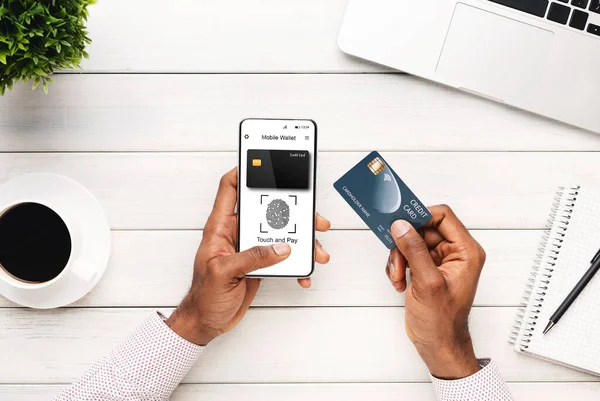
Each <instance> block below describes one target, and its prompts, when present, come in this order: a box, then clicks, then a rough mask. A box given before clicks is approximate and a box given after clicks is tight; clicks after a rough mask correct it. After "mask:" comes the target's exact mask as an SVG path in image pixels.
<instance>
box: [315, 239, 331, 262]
mask: <svg viewBox="0 0 600 401" xmlns="http://www.w3.org/2000/svg"><path fill="white" fill-rule="evenodd" d="M329 259H331V256H329V252H327V251H326V250H325V248H323V245H321V243H320V242H319V240H317V243H316V246H315V261H316V262H317V263H318V264H320V265H325V264H327V263H329Z"/></svg>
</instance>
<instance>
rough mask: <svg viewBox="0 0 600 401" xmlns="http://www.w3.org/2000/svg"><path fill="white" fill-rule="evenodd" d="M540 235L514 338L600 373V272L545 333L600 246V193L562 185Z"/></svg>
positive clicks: (524, 347)
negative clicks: (556, 311) (557, 309)
mask: <svg viewBox="0 0 600 401" xmlns="http://www.w3.org/2000/svg"><path fill="white" fill-rule="evenodd" d="M549 228H550V230H549V231H547V232H546V233H545V234H544V236H543V238H542V241H541V245H540V248H539V250H538V254H537V258H536V261H535V263H534V266H533V269H532V271H531V277H530V278H529V282H528V283H527V288H526V290H525V294H524V297H523V303H522V307H521V308H520V310H519V313H518V314H517V324H516V325H515V327H514V329H513V332H512V335H511V338H510V342H511V343H512V344H514V347H515V350H516V351H517V352H522V353H525V354H529V355H532V356H535V357H538V358H542V359H545V360H548V361H551V362H554V363H558V364H561V365H565V366H568V367H571V368H574V369H578V370H582V371H585V372H587V373H591V374H595V375H600V273H599V274H598V275H596V276H595V277H594V278H593V279H592V281H591V282H590V283H589V284H588V286H587V287H586V288H585V289H584V290H583V292H582V293H581V294H580V295H579V297H578V298H577V300H576V301H575V302H574V303H573V305H571V307H570V308H569V310H568V311H567V312H566V313H565V314H564V316H563V317H562V319H561V320H560V322H559V323H558V324H557V325H556V326H554V328H553V329H552V330H551V331H550V332H549V333H548V334H546V335H544V334H543V333H542V331H543V330H544V327H545V326H546V323H548V319H549V318H550V316H551V315H552V314H553V313H554V311H555V310H556V308H557V307H558V306H559V305H560V304H561V303H562V301H563V300H564V299H565V297H566V296H567V294H568V293H569V292H570V291H571V290H572V289H573V287H574V286H575V284H576V283H577V282H578V281H579V280H580V279H581V277H582V276H583V274H584V273H585V272H586V271H587V270H588V269H589V267H590V261H591V260H592V258H593V257H594V255H595V254H596V252H597V251H598V249H599V248H600V193H595V192H592V191H589V190H586V189H583V188H579V187H575V188H561V189H560V190H559V191H558V192H557V194H556V198H555V203H554V204H553V207H552V212H551V214H550V219H549Z"/></svg>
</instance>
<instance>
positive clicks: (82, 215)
mask: <svg viewBox="0 0 600 401" xmlns="http://www.w3.org/2000/svg"><path fill="white" fill-rule="evenodd" d="M24 203H37V204H41V205H44V206H46V207H48V208H49V209H51V210H53V211H54V212H55V213H56V214H57V215H58V216H59V217H60V218H61V219H62V221H63V222H64V223H65V225H66V227H67V229H68V231H69V235H70V237H71V254H70V257H69V259H68V262H67V264H66V265H65V267H64V269H63V270H62V271H61V272H60V274H58V275H57V276H56V277H54V278H53V279H51V280H49V281H46V282H42V283H30V282H26V281H22V280H19V279H18V278H15V277H13V276H12V275H11V274H9V273H8V272H7V271H6V270H4V269H3V268H0V294H1V295H3V296H4V297H6V298H8V299H9V300H11V301H13V302H16V303H18V304H21V305H23V306H28V307H32V308H41V309H47V308H56V307H60V306H64V305H67V304H70V303H72V302H75V301H76V300H78V299H80V298H81V297H83V296H84V295H85V294H87V293H88V292H89V291H90V290H91V289H92V288H93V287H94V286H95V285H96V283H97V282H98V281H99V280H100V278H101V276H102V274H103V273H104V270H105V269H106V266H107V264H108V258H109V254H110V227H109V225H108V221H107V219H106V216H105V214H104V211H103V210H102V207H101V206H100V204H99V203H98V201H97V200H96V199H95V198H94V197H93V195H92V194H91V193H90V192H88V191H87V190H86V189H85V188H83V187H82V186H81V185H79V184H78V183H77V182H75V181H73V180H71V179H69V178H66V177H63V176H60V175H55V174H28V175H23V176H20V177H17V178H14V179H12V180H11V181H9V182H7V183H6V184H4V185H0V218H1V216H2V215H4V214H5V213H6V212H7V211H8V210H10V209H11V208H13V207H15V206H17V205H21V204H24ZM32 251H35V250H32Z"/></svg>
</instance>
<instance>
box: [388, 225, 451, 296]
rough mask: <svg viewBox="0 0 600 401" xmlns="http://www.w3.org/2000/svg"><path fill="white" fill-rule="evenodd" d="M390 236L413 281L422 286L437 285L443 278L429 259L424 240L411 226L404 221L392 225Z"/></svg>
mask: <svg viewBox="0 0 600 401" xmlns="http://www.w3.org/2000/svg"><path fill="white" fill-rule="evenodd" d="M391 231H392V235H393V236H394V241H396V245H397V247H398V249H399V250H400V252H401V253H402V255H404V257H405V258H406V261H407V262H408V265H409V266H410V269H411V273H412V276H413V277H414V278H415V281H419V282H420V283H421V284H424V285H438V284H440V281H439V280H440V279H441V280H444V277H443V276H442V274H441V273H440V271H439V270H438V268H437V266H436V265H435V263H434V262H433V259H431V255H430V254H429V249H428V248H427V244H426V243H425V240H423V238H421V236H420V235H419V233H418V232H417V231H416V230H415V229H414V228H413V226H412V225H411V224H410V223H409V222H407V221H404V220H397V221H395V222H394V224H392V229H391Z"/></svg>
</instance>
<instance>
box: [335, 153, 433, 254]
mask: <svg viewBox="0 0 600 401" xmlns="http://www.w3.org/2000/svg"><path fill="white" fill-rule="evenodd" d="M333 186H334V188H335V189H336V190H337V191H338V192H339V193H340V195H341V196H342V198H344V200H346V202H348V204H349V205H350V206H351V207H352V209H354V211H355V212H356V214H358V215H359V216H360V218H361V219H363V221H364V222H365V223H367V225H368V226H369V228H370V229H371V231H373V232H374V233H375V235H377V237H378V238H379V239H380V240H381V242H383V243H384V245H385V246H386V247H388V249H393V248H394V247H395V246H396V243H395V242H394V239H393V237H392V233H391V232H390V228H391V226H392V223H393V222H394V221H396V220H406V221H408V222H410V223H411V224H412V225H413V227H414V228H415V229H416V230H418V229H419V228H421V227H423V225H424V224H425V223H427V222H428V221H429V220H431V213H429V210H427V208H426V207H425V206H424V205H423V203H422V202H421V201H420V200H419V199H418V198H417V197H416V196H415V194H414V193H413V192H412V191H411V190H410V189H409V188H408V186H406V184H405V183H404V182H403V181H402V180H401V179H400V177H398V174H396V172H395V171H394V170H392V168H391V167H390V165H389V164H388V163H387V162H386V161H385V160H384V159H383V157H381V155H380V154H379V152H371V153H369V155H368V156H367V157H365V158H364V159H362V160H361V161H360V162H359V163H358V164H357V165H356V166H354V167H353V168H352V169H351V170H350V171H348V172H347V173H346V174H344V176H343V177H342V178H340V179H339V180H337V181H336V182H335V184H333Z"/></svg>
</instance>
